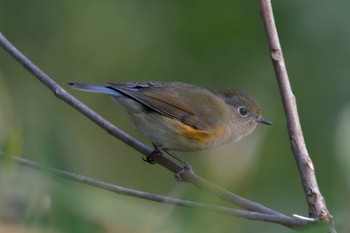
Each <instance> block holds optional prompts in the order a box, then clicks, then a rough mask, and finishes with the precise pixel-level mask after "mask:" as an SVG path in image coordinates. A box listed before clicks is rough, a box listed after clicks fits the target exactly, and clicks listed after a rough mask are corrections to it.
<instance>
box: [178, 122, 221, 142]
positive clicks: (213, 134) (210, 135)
mask: <svg viewBox="0 0 350 233" xmlns="http://www.w3.org/2000/svg"><path fill="white" fill-rule="evenodd" d="M176 123H177V125H178V129H177V130H176V133H177V134H178V135H181V136H182V137H185V138H188V139H191V140H193V141H194V142H196V143H200V144H207V143H209V142H211V141H212V140H214V139H215V138H217V137H218V136H221V135H223V134H224V133H225V132H224V131H225V127H223V125H220V126H218V127H216V129H214V130H211V131H205V130H199V129H195V128H193V127H191V126H189V125H186V124H184V123H182V122H176Z"/></svg>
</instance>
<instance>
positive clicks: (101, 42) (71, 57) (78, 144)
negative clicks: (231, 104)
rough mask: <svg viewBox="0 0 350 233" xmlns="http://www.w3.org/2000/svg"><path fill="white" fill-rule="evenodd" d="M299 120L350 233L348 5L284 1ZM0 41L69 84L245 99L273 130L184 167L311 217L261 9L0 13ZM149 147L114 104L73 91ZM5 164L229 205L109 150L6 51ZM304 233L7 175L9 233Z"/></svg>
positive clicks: (96, 6) (279, 11)
mask: <svg viewBox="0 0 350 233" xmlns="http://www.w3.org/2000/svg"><path fill="white" fill-rule="evenodd" d="M273 4H274V11H275V17H276V22H277V25H278V31H279V33H280V39H281V42H282V47H283V49H284V56H285V59H286V63H287V68H288V72H289V75H290V79H291V83H292V86H293V90H294V92H295V95H296V97H297V101H298V109H299V113H300V119H301V123H302V126H303V130H304V134H305V139H306V143H307V147H308V150H309V153H310V155H311V157H312V159H313V162H314V165H315V168H316V173H317V178H318V182H319V185H320V188H321V191H322V193H323V195H324V197H325V199H326V201H327V205H328V208H329V210H330V211H331V213H332V214H333V215H334V220H335V223H336V226H337V229H338V232H350V224H349V220H350V217H349V207H350V202H349V194H350V189H349V188H350V186H349V185H350V172H349V171H350V159H349V156H350V143H349V138H350V76H349V74H350V47H349V41H350V19H349V11H350V2H347V1H323V0H321V1H319V0H317V1H316V0H310V1H274V2H273ZM0 30H1V32H2V33H3V34H4V35H5V36H6V37H7V38H8V39H9V40H11V41H12V42H13V43H14V44H15V45H16V46H17V47H18V48H19V49H20V50H21V51H22V52H23V53H25V54H26V55H27V56H28V57H29V58H30V59H31V60H32V61H33V62H34V63H35V64H37V65H38V66H39V67H40V68H41V69H42V70H44V71H45V72H46V73H47V74H48V75H50V76H51V77H52V78H53V79H54V80H55V81H56V82H58V83H59V84H62V85H63V84H64V83H65V82H70V81H83V82H96V83H105V82H110V81H113V82H124V81H149V80H162V81H183V82H190V83H193V84H196V85H199V86H203V87H206V88H220V87H234V88H239V89H243V90H246V91H248V92H249V93H251V94H252V95H253V96H254V97H255V99H256V100H257V101H258V102H259V103H260V105H261V108H262V109H263V112H264V116H265V118H267V119H269V120H271V121H273V123H274V125H273V126H272V127H267V126H259V127H258V128H257V130H256V131H255V133H254V134H253V135H251V136H249V137H248V138H246V139H244V140H242V141H241V142H239V143H238V144H235V145H227V146H223V147H220V148H216V149H212V150H208V151H203V152H197V153H178V154H179V156H181V157H182V158H184V159H185V160H187V161H188V162H189V163H190V164H191V165H192V166H193V168H194V170H195V171H196V172H197V173H198V174H199V175H201V176H202V177H204V178H206V179H208V180H210V181H211V182H213V183H215V184H217V185H219V186H222V187H224V188H226V189H228V190H230V191H232V192H235V193H237V194H239V195H242V196H243V197H246V198H249V199H251V200H254V201H257V202H259V203H262V204H264V205H266V206H268V207H270V208H273V209H276V210H278V211H281V212H283V213H286V214H293V213H297V214H300V215H307V205H306V202H305V197H304V195H303V191H302V186H301V184H300V179H299V176H298V172H297V169H296V165H295V162H294V158H293V155H292V154H291V151H290V144H289V141H288V135H287V130H286V121H285V117H284V113H283V107H282V105H281V100H280V95H279V91H278V87H277V83H276V81H275V78H274V72H273V69H272V65H271V61H270V59H269V55H268V49H267V43H266V39H265V35H264V32H263V27H262V23H261V20H260V17H259V9H258V2H257V1H244V0H237V1H138V0H129V1H119V0H115V1H111V0H103V1H82V0H76V1H68V0H61V1H53V0H47V1H37V0H26V1H20V0H0ZM65 88H67V90H68V91H69V92H70V93H72V94H73V95H74V96H76V97H77V98H79V99H80V100H81V101H83V102H84V103H86V104H87V105H88V106H90V107H91V108H92V109H94V110H95V111H96V112H98V113H99V114H101V115H102V116H104V117H105V118H106V119H108V120H110V121H111V122H113V123H114V124H116V125H117V126H118V127H120V128H121V129H123V130H125V131H126V132H128V133H129V134H131V135H132V136H134V137H136V138H138V139H139V140H141V141H143V142H145V143H146V144H147V145H150V143H149V142H147V141H146V140H144V138H142V136H140V135H139V134H138V133H137V132H136V130H135V129H133V127H132V126H131V124H130V122H129V121H128V118H127V115H126V113H125V112H123V110H122V109H120V108H119V107H118V106H116V105H113V103H112V101H111V100H110V99H109V98H108V97H106V96H102V95H95V94H89V93H83V92H78V91H75V90H71V89H69V87H65ZM0 150H1V151H4V152H5V153H6V154H7V155H20V156H23V157H25V158H27V159H31V160H34V161H36V162H39V163H41V164H45V165H48V166H52V167H55V168H60V169H64V170H68V171H72V172H76V173H79V174H83V175H86V176H90V177H93V178H95V179H99V180H102V181H105V182H110V183H113V184H118V185H122V186H125V187H129V188H133V189H138V190H142V191H147V192H152V193H157V194H163V195H169V196H174V197H179V198H184V199H190V200H195V201H203V202H208V203H213V204H220V205H225V204H227V203H225V202H224V201H222V200H218V199H217V198H215V197H213V196H211V195H209V194H206V193H202V192H200V191H199V190H197V189H196V188H194V187H192V186H191V185H189V184H186V183H178V182H176V181H175V179H174V176H173V175H172V174H170V173H169V172H168V171H166V170H165V169H163V168H161V167H160V166H157V165H153V166H151V165H148V164H146V163H144V162H142V160H141V156H140V155H139V154H138V153H137V152H136V151H135V150H133V149H132V148H130V147H128V146H127V145H125V144H123V143H122V142H120V141H118V140H116V139H115V138H113V137H111V136H110V135H109V134H107V133H106V132H105V131H103V130H101V129H100V128H99V127H98V126H96V125H95V124H93V123H92V122H90V121H89V120H87V119H86V118H85V117H84V116H82V115H81V114H79V113H78V112H76V111H75V110H74V109H72V108H71V107H69V106H68V105H67V104H65V103H63V102H62V101H60V100H58V99H57V98H56V97H55V96H54V95H53V94H52V93H51V92H50V91H49V90H48V89H47V88H46V87H44V86H43V85H42V84H41V83H39V82H38V81H37V80H36V79H35V78H34V77H33V76H32V75H31V74H29V73H28V72H27V71H26V70H24V69H23V67H22V66H21V65H19V64H18V63H17V62H15V61H14V60H13V59H12V58H11V57H10V56H9V55H8V54H7V53H5V52H4V51H3V50H0ZM214 231H215V232H292V231H291V230H290V229H287V228H284V227H282V226H279V225H274V224H270V223H263V222H252V221H248V220H244V219H239V218H235V217H231V216H225V215H219V214H215V213H208V212H202V211H198V210H191V209H186V208H181V207H173V206H167V205H163V204H159V203H153V202H149V201H145V200H141V199H136V198H131V197H126V196H121V195H117V194H113V193H109V192H106V191H102V190H99V189H97V188H93V187H87V186H85V185H82V184H78V183H74V182H70V181H67V180H64V179H59V178H55V177H52V176H50V175H48V174H43V173H40V172H37V171H33V170H31V169H28V168H23V167H18V166H16V165H14V164H12V163H10V162H4V160H1V161H0V232H1V233H3V232H75V233H79V232H84V233H85V232H87V233H89V232H107V233H109V232H111V233H112V232H144V233H148V232H204V233H205V232H214Z"/></svg>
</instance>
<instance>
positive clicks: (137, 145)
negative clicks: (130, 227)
mask: <svg viewBox="0 0 350 233" xmlns="http://www.w3.org/2000/svg"><path fill="white" fill-rule="evenodd" d="M0 45H1V46H2V47H3V48H4V49H5V50H6V51H7V52H8V53H9V54H10V55H11V56H12V57H13V58H15V59H16V60H17V61H18V62H19V63H21V64H22V65H23V66H24V67H25V68H26V69H27V70H28V71H29V72H30V73H32V74H33V75H34V76H35V77H36V78H37V79H38V80H39V81H41V82H42V83H43V84H45V85H46V86H47V87H48V88H49V89H50V90H52V91H53V92H54V93H55V95H56V96H57V97H58V98H60V99H62V100H63V101H65V102H66V103H68V104H69V105H70V106H72V107H74V108H75V109H76V110H78V111H79V112H81V113H82V114H84V115H85V116H86V117H87V118H89V119H90V120H92V121H93V122H94V123H96V124H98V125H99V126H100V127H101V128H103V129H105V130H106V131H107V132H108V133H110V134H111V135H113V136H114V137H116V138H118V139H120V140H121V141H123V142H125V143H126V144H128V145H129V146H131V147H133V148H134V149H136V150H137V151H139V152H141V153H142V154H143V155H146V156H147V155H149V154H150V153H151V152H152V150H151V149H149V148H148V147H147V146H145V145H144V144H142V143H141V142H139V141H137V140H136V139H134V138H133V137H131V136H129V135H128V134H126V133H125V132H123V131H122V130H120V129H119V128H117V127H115V126H114V125H112V124H111V123H110V122H109V121H107V120H105V119H103V118H102V117H101V116H100V115H98V114H97V113H95V112H94V111H92V110H91V109H90V108H88V107H87V106H86V105H84V104H83V103H81V102H80V101H79V100H77V99H76V98H74V97H73V96H72V95H70V94H69V93H68V92H66V91H65V90H64V89H63V88H62V87H60V85H58V84H57V83H56V82H54V81H53V80H52V79H51V78H50V77H49V76H48V75H46V74H45V73H44V72H43V71H41V70H40V69H39V68H38V67H37V66H35V65H34V64H33V63H32V62H31V61H30V60H29V59H28V58H26V57H25V56H24V55H23V54H22V53H21V52H20V51H18V50H17V49H16V48H15V47H14V45H12V44H11V43H10V42H9V41H8V40H7V39H6V38H5V37H4V36H3V35H2V34H1V33H0ZM152 159H153V160H154V161H156V162H157V163H158V164H160V165H162V166H163V167H165V168H166V169H168V170H169V171H171V172H173V173H174V174H177V173H178V172H179V171H181V170H182V167H180V166H178V165H177V164H175V163H174V162H172V161H171V160H169V159H168V158H167V157H165V156H163V155H162V154H161V153H156V154H154V155H153V158H152ZM182 176H183V178H184V179H185V180H186V181H188V182H190V183H192V184H193V185H195V186H197V187H198V188H200V189H202V190H205V191H207V192H210V193H213V194H215V195H217V196H219V197H221V198H223V199H225V200H227V201H229V202H232V203H234V204H236V205H238V206H240V207H242V208H244V209H246V210H250V211H254V212H259V213H266V214H272V215H276V216H284V217H287V216H285V215H283V214H281V213H278V212H277V211H274V210H271V209H269V208H267V207H265V206H263V205H260V204H258V203H255V202H253V201H250V200H247V199H244V198H242V197H240V196H238V195H236V194H234V193H231V192H229V191H227V190H224V189H221V188H218V187H216V186H215V185H212V184H210V183H209V182H207V181H204V180H203V179H202V178H199V177H198V176H196V175H195V174H194V173H193V172H183V173H182Z"/></svg>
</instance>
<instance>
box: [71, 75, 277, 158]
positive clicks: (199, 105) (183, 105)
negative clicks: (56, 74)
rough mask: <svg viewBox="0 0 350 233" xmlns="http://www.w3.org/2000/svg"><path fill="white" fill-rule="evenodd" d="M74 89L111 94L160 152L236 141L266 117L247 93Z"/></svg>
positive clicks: (162, 87)
mask: <svg viewBox="0 0 350 233" xmlns="http://www.w3.org/2000/svg"><path fill="white" fill-rule="evenodd" d="M68 85H70V86H71V87H72V88H74V89H78V90H83V91H89V92H96V93H102V94H106V95H109V96H111V97H112V98H113V100H115V101H116V102H117V103H118V104H119V105H121V106H122V107H123V108H124V109H125V110H126V111H127V113H128V114H129V116H130V119H131V121H132V123H133V124H134V126H135V127H136V129H137V130H138V131H139V132H140V133H141V134H142V135H143V136H145V137H146V138H147V139H148V140H150V141H151V142H152V143H153V144H154V145H155V146H156V147H158V148H160V149H167V150H175V151H198V150H204V149H208V148H212V147H216V146H219V145H222V144H225V143H229V142H236V141H238V140H240V139H241V138H243V137H245V136H247V135H248V134H250V133H251V132H253V131H254V129H255V128H256V126H257V124H258V123H263V124H267V125H271V124H272V123H271V122H270V121H268V120H265V119H264V118H262V114H261V111H260V108H259V106H258V104H257V103H256V102H255V100H254V99H253V98H252V97H251V96H250V95H249V94H247V93H246V92H244V91H240V90H237V89H229V88H224V89H220V90H207V89H205V88H202V87H198V86H195V85H192V84H188V83H182V82H126V83H107V84H105V85H97V84H91V83H77V82H71V83H68Z"/></svg>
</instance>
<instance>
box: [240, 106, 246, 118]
mask: <svg viewBox="0 0 350 233" xmlns="http://www.w3.org/2000/svg"><path fill="white" fill-rule="evenodd" d="M237 110H238V112H239V114H240V115H241V116H242V117H246V116H247V115H248V109H247V108H245V107H242V106H241V107H238V108H237Z"/></svg>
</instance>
